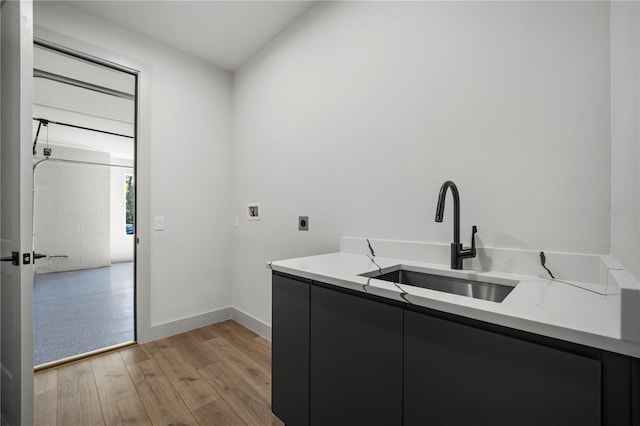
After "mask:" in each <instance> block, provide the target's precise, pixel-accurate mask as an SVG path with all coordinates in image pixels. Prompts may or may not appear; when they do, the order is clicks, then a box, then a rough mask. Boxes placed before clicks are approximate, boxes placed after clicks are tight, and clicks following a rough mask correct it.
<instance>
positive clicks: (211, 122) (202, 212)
mask: <svg viewBox="0 0 640 426" xmlns="http://www.w3.org/2000/svg"><path fill="white" fill-rule="evenodd" d="M34 9H35V11H34V13H35V25H36V27H41V28H44V29H46V30H50V31H55V32H57V33H60V34H63V35H64V36H67V37H70V38H72V39H74V40H78V41H81V42H82V43H86V44H90V45H93V46H97V47H99V48H100V49H101V50H105V51H109V52H116V55H115V56H118V57H122V58H129V59H131V62H135V63H142V64H145V73H143V74H141V79H143V84H142V87H143V89H142V91H141V93H140V96H141V99H140V101H141V111H140V113H141V116H142V119H143V121H144V120H148V127H147V126H143V128H142V130H141V131H142V135H141V140H140V141H139V142H140V143H145V141H148V145H146V146H144V147H143V148H141V149H142V152H149V154H148V158H141V159H140V161H141V162H142V163H144V164H149V165H150V166H149V168H150V170H145V171H144V172H149V173H150V183H149V186H147V187H144V185H143V184H144V183H141V182H139V185H138V190H139V191H142V192H143V193H142V195H141V196H142V197H143V198H144V199H148V200H150V207H149V211H150V216H151V217H155V216H163V217H164V218H165V223H166V230H165V231H163V232H153V231H151V229H141V230H140V231H141V236H142V238H143V240H142V241H141V245H145V244H147V241H145V238H146V236H147V235H150V241H149V242H148V244H149V248H150V274H151V275H150V289H139V294H140V297H146V295H147V294H149V298H150V303H151V305H150V324H151V325H152V326H155V325H161V324H163V323H166V322H172V321H177V320H180V319H182V318H185V317H191V316H193V315H198V314H202V313H208V312H211V311H215V310H217V309H219V308H226V307H228V306H230V305H231V287H230V281H231V270H230V266H229V265H230V260H231V257H230V252H229V249H228V247H229V245H230V241H229V238H230V234H229V232H230V230H229V229H230V225H229V223H230V221H229V218H230V216H231V214H230V209H229V200H230V190H231V185H230V179H229V176H230V141H231V116H230V114H231V89H232V81H231V75H230V74H229V73H228V72H225V71H222V70H220V69H218V68H216V67H214V66H212V65H210V64H207V63H205V62H204V61H200V60H198V59H195V58H194V57H192V56H189V55H187V54H184V53H182V52H179V51H177V50H175V49H172V48H169V47H167V46H165V45H163V44H160V43H158V42H155V41H152V40H150V39H148V38H145V37H143V36H141V35H138V34H136V33H133V32H131V31H128V30H126V29H123V28H121V27H118V26H115V25H113V24H110V23H107V22H106V21H103V20H101V19H98V18H95V17H92V16H90V15H87V14H84V13H82V12H80V11H78V10H76V9H74V8H72V7H69V6H67V5H63V4H59V3H57V2H36V3H35V6H34ZM36 35H38V33H37V32H36ZM74 44H76V43H74ZM147 197H148V198H147ZM139 207H140V206H139ZM148 219H149V218H145V220H147V222H146V223H149V221H148ZM139 285H140V283H139ZM147 291H148V292H147ZM144 338H148V336H147V337H143V339H144Z"/></svg>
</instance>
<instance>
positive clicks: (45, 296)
mask: <svg viewBox="0 0 640 426" xmlns="http://www.w3.org/2000/svg"><path fill="white" fill-rule="evenodd" d="M33 301H34V303H33V315H34V364H35V365H40V364H44V363H46V362H51V361H56V360H59V359H62V358H67V357H70V356H73V355H79V354H82V353H85V352H89V351H93V350H96V349H101V348H104V347H107V346H112V345H116V344H119V343H125V342H131V341H133V340H134V333H133V327H134V326H133V263H132V262H124V263H114V264H113V265H111V266H107V267H104V268H96V269H86V270H82V271H69V272H55V273H51V274H42V275H36V276H35V278H34V288H33Z"/></svg>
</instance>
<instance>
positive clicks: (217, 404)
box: [193, 398, 246, 426]
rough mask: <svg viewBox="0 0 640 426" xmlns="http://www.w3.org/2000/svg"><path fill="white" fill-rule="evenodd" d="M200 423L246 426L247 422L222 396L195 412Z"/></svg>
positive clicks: (194, 414) (220, 425)
mask: <svg viewBox="0 0 640 426" xmlns="http://www.w3.org/2000/svg"><path fill="white" fill-rule="evenodd" d="M193 416H194V417H195V418H196V420H197V421H198V423H200V425H202V426H204V425H216V426H245V425H246V423H245V422H244V421H243V420H242V419H241V418H240V416H238V414H236V412H235V411H233V409H232V408H231V407H229V404H227V403H226V402H225V401H224V399H222V398H220V399H218V400H216V401H213V402H210V403H209V404H207V405H205V406H204V407H202V408H199V409H198V410H196V411H194V412H193Z"/></svg>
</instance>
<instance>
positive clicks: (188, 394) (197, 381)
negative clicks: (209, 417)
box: [152, 342, 220, 411]
mask: <svg viewBox="0 0 640 426" xmlns="http://www.w3.org/2000/svg"><path fill="white" fill-rule="evenodd" d="M152 356H153V359H154V360H155V361H156V362H157V363H158V365H159V366H160V368H161V369H162V371H163V372H164V374H165V376H167V378H168V379H169V382H170V383H171V384H172V385H173V387H174V388H175V389H176V391H178V393H179V394H180V396H181V397H182V399H183V400H184V403H185V404H186V405H187V407H188V408H189V410H191V411H194V410H197V409H198V408H200V407H203V406H205V405H207V404H209V403H210V402H213V401H215V400H216V399H218V398H220V396H219V395H218V393H217V392H216V391H215V390H214V389H213V388H212V387H211V385H210V384H209V383H208V382H207V381H206V380H204V379H203V378H202V376H200V373H198V371H197V370H196V369H195V368H194V367H193V366H192V365H191V364H189V363H188V362H187V361H186V360H185V359H184V358H183V356H182V354H181V352H180V351H179V350H178V349H176V348H175V347H174V346H173V345H172V344H171V343H170V342H167V343H165V344H164V345H162V347H161V348H160V349H159V350H158V351H156V352H154V353H153V355H152Z"/></svg>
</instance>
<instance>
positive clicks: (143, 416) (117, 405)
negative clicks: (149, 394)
mask: <svg viewBox="0 0 640 426" xmlns="http://www.w3.org/2000/svg"><path fill="white" fill-rule="evenodd" d="M102 411H103V413H104V422H105V424H106V425H107V426H120V425H136V426H151V425H152V423H151V420H150V419H149V416H148V415H147V411H146V410H145V408H144V405H142V401H140V397H139V396H138V395H137V394H133V395H130V396H127V397H125V398H121V399H118V400H117V401H114V402H112V403H110V404H107V405H105V406H103V407H102Z"/></svg>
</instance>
